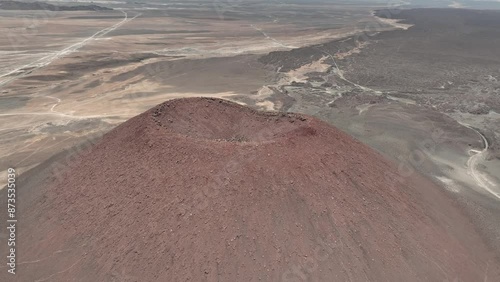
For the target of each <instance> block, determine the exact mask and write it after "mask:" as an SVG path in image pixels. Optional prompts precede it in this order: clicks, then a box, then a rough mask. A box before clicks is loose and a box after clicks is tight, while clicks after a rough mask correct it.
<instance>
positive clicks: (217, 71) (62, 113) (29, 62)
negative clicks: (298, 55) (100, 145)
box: [0, 3, 391, 186]
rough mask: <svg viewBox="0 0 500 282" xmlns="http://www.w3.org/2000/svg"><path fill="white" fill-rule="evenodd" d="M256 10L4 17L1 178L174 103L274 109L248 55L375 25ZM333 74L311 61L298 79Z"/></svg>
mask: <svg viewBox="0 0 500 282" xmlns="http://www.w3.org/2000/svg"><path fill="white" fill-rule="evenodd" d="M183 5H184V6H183ZM256 5H257V6H248V7H246V8H244V9H240V10H238V9H237V10H236V11H228V12H226V11H225V10H224V11H222V12H223V13H222V14H221V11H220V10H214V7H213V5H204V4H203V5H198V4H189V3H186V4H182V3H181V4H179V5H177V6H161V5H156V6H155V5H153V6H151V7H154V8H155V9H154V10H152V9H145V8H144V7H143V8H140V9H137V7H130V6H128V5H122V4H120V3H115V4H114V5H113V8H115V9H116V10H115V11H106V12H83V11H79V12H49V11H0V31H1V32H2V33H4V34H7V36H5V37H2V38H0V52H1V54H2V57H1V59H0V60H1V64H0V66H1V68H0V99H1V101H0V102H1V103H2V112H1V113H0V132H1V137H0V144H1V145H0V171H1V172H2V173H4V172H5V170H6V169H7V168H8V167H10V166H14V167H17V168H18V170H19V171H23V170H26V169H28V168H30V167H32V166H34V165H36V164H38V163H40V162H42V161H43V160H45V159H47V158H48V157H50V156H52V155H54V154H55V153H57V152H59V151H61V150H62V149H64V148H69V147H72V146H74V145H76V144H79V143H81V142H82V141H84V140H85V139H87V138H90V136H92V138H93V136H96V135H100V134H102V133H104V132H107V131H108V130H110V129H111V128H113V127H114V126H116V125H117V124H119V123H121V122H123V121H125V120H127V119H128V118H130V117H132V116H134V115H136V114H138V113H140V112H143V111H145V110H146V109H148V108H150V107H152V106H154V105H156V104H158V103H161V102H163V101H165V100H168V99H173V98H180V97H191V96H208V97H221V98H227V99H233V100H235V101H237V102H239V103H247V104H251V105H255V106H256V107H259V108H262V109H268V110H271V109H279V108H280V105H278V106H276V105H275V102H274V101H271V100H270V99H266V97H269V93H268V94H265V93H266V90H265V88H266V86H265V85H268V84H269V82H271V80H272V79H274V77H275V76H277V74H276V72H275V71H274V70H271V69H268V68H266V67H265V66H263V65H262V64H259V63H257V57H256V55H251V54H265V53H268V52H270V51H274V50H290V49H291V48H295V47H300V46H306V45H310V44H314V43H318V42H326V41H329V40H332V39H335V38H342V37H345V36H347V35H350V34H355V33H356V32H358V31H359V30H360V27H363V25H364V24H366V22H367V21H372V20H374V17H373V16H372V15H371V14H370V9H371V8H368V7H365V8H358V7H355V6H332V5H329V6H321V7H319V9H320V10H321V11H322V13H321V14H317V10H318V7H309V6H301V7H294V6H290V7H288V8H283V7H276V6H273V5H267V4H256ZM259 5H264V6H259ZM176 7H184V8H183V9H177V8H176ZM263 7H265V8H263ZM313 14H314V15H315V16H314V18H311V15H313ZM390 28H391V27H390V25H387V29H390ZM201 59H203V60H201ZM327 67H328V66H327V65H325V64H321V62H316V63H314V64H312V65H311V66H306V67H304V68H302V69H299V70H297V71H295V73H294V74H293V75H296V76H297V77H296V78H293V79H297V80H298V81H300V80H301V78H304V77H303V74H304V73H306V72H308V71H313V70H317V71H325V69H326V68H327ZM259 89H261V90H259ZM255 91H258V93H259V94H258V95H255V97H253V96H254V94H255V93H254V92H255ZM269 91H271V92H272V90H267V92H269ZM266 95H267V96H266ZM244 96H246V97H250V100H245V99H244ZM242 97H243V98H242ZM3 181H4V177H3V178H2V180H1V182H0V185H1V183H3ZM1 186H3V185H1Z"/></svg>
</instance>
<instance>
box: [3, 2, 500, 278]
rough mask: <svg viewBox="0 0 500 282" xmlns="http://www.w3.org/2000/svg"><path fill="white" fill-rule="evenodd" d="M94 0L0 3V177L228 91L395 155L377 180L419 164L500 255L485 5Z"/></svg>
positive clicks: (499, 20) (498, 64) (498, 105)
mask: <svg viewBox="0 0 500 282" xmlns="http://www.w3.org/2000/svg"><path fill="white" fill-rule="evenodd" d="M101 2H102V3H101ZM101 2H95V3H96V4H97V5H101V6H106V7H109V8H112V9H113V10H109V11H40V10H38V11H34V10H22V11H19V10H1V9H0V31H1V34H3V35H4V36H2V37H0V55H1V56H0V62H1V64H0V109H1V111H0V171H1V172H0V186H3V185H4V184H5V183H6V174H7V172H6V171H7V169H8V168H9V167H15V168H16V169H17V170H18V171H20V172H21V173H25V172H28V171H29V170H30V169H33V172H34V173H35V174H36V173H39V172H40V171H41V170H43V167H44V166H45V165H44V164H48V163H50V164H51V165H54V164H56V166H55V167H58V168H62V167H64V166H65V165H67V164H68V163H69V162H70V160H71V158H70V157H68V156H74V155H78V153H79V152H80V151H83V150H85V149H86V148H89V147H90V146H91V145H92V144H93V143H94V142H95V140H99V138H100V136H102V135H103V134H105V133H107V132H109V131H110V130H111V129H113V128H115V127H116V126H117V125H119V124H121V123H123V122H124V121H126V120H128V119H130V118H132V117H134V116H136V115H138V114H140V113H142V112H144V111H146V110H148V109H150V108H152V107H154V106H155V105H157V104H159V103H162V102H165V101H166V100H170V99H175V98H186V97H213V98H223V99H227V100H230V101H233V102H236V103H238V104H241V105H247V106H249V107H251V108H254V109H257V110H268V111H283V112H294V113H302V114H307V115H311V116H314V117H317V118H319V119H321V120H323V121H326V122H328V123H330V124H331V125H334V126H335V127H337V128H339V129H341V130H342V131H344V132H345V133H347V134H349V135H351V136H353V137H354V138H356V139H357V140H359V141H361V142H362V143H364V144H366V145H368V146H369V147H371V148H373V149H375V150H376V151H378V152H379V153H380V154H382V155H384V156H385V157H387V158H388V159H390V160H391V161H392V162H393V163H394V164H395V165H396V166H397V168H398V173H397V174H396V175H394V174H387V175H384V177H386V178H402V179H404V178H408V177H413V176H414V175H416V174H423V175H424V176H425V177H427V178H428V179H430V180H431V181H432V182H434V184H436V185H438V186H439V187H440V188H441V189H443V191H445V193H447V194H448V195H449V197H450V198H451V199H453V200H454V201H455V204H456V205H457V206H459V207H460V208H461V209H463V212H464V213H465V214H467V216H469V217H470V218H471V219H472V221H473V222H474V224H475V228H477V229H478V230H479V232H480V233H481V234H482V235H483V236H484V240H485V241H486V242H487V244H488V247H489V248H491V249H492V250H495V252H497V255H500V224H499V221H498V218H499V216H500V48H499V46H500V7H499V8H498V9H499V10H495V9H494V8H495V7H496V6H495V4H494V3H489V2H488V3H483V2H481V3H479V2H478V3H476V1H458V2H457V1H432V3H433V4H429V3H427V2H430V1H421V2H419V3H420V4H418V5H417V4H416V3H413V2H417V1H413V2H412V3H411V4H410V5H408V3H403V2H401V3H400V2H398V1H392V2H391V3H387V1H385V2H384V1H380V2H377V1H374V2H372V3H364V2H361V1H359V2H358V1H355V2H349V1H333V2H334V3H332V2H328V1H317V2H316V1H313V2H306V1H284V2H280V1H269V2H262V1H168V2H167V1H164V2H161V1H156V2H155V1H152V2H147V3H146V2H145V3H139V2H134V3H132V2H130V3H129V2H120V1H101ZM285 2H286V3H285ZM292 2H293V3H292ZM305 2H306V3H305ZM395 2H397V3H395ZM473 2H474V3H473ZM51 3H54V2H51ZM58 3H61V2H58ZM58 3H56V4H58ZM471 5H480V6H478V7H476V6H471ZM430 6H433V8H425V7H430ZM457 8H459V9H457ZM464 8H466V9H464ZM468 8H489V9H485V10H476V9H468ZM492 8H493V9H492ZM46 162H48V163H46ZM37 166H38V167H37ZM44 173H46V174H50V175H55V176H56V177H57V176H58V170H57V169H56V170H51V171H50V172H44ZM24 177H26V179H25V180H24V181H28V182H29V181H30V180H29V177H30V173H29V172H28V173H26V174H25V175H24ZM37 177H38V176H37ZM36 179H38V178H36ZM41 179H44V178H43V177H42V178H41ZM41 179H40V181H42V180H41ZM30 183H32V182H30ZM2 232H3V231H2ZM0 235H1V234H0ZM489 267H497V268H498V266H489ZM450 281H453V280H452V279H451V280H450Z"/></svg>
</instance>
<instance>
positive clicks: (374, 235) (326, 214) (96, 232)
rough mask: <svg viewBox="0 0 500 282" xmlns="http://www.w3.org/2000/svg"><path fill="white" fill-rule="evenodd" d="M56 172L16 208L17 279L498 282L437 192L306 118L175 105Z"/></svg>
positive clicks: (213, 103)
mask: <svg viewBox="0 0 500 282" xmlns="http://www.w3.org/2000/svg"><path fill="white" fill-rule="evenodd" d="M58 179H59V180H54V181H53V182H52V183H50V184H49V185H47V186H46V187H43V188H40V189H42V190H41V191H42V193H38V194H39V196H36V197H34V198H33V199H32V200H31V202H30V204H29V209H26V210H24V211H23V217H22V222H23V223H24V225H23V228H21V229H20V230H19V233H18V237H19V238H18V240H19V248H18V269H17V271H18V274H17V276H16V278H18V279H19V281H228V282H235V281H484V280H485V279H487V281H500V270H499V267H498V265H499V260H498V257H496V256H495V255H496V254H494V253H492V252H490V251H489V250H488V247H487V246H486V245H485V243H483V240H482V238H481V237H480V236H479V235H478V234H477V233H476V231H475V229H474V226H473V225H472V224H471V223H470V221H469V219H468V218H467V217H466V216H465V215H464V213H462V212H461V211H460V210H459V209H458V208H457V207H456V206H455V204H454V202H453V201H452V200H450V199H449V198H448V197H447V195H446V194H445V193H444V192H442V190H441V189H440V188H439V187H437V186H435V185H434V184H433V183H432V182H430V181H428V180H426V179H424V178H422V177H420V176H418V175H413V176H411V177H406V178H402V177H398V173H397V168H396V166H395V165H393V164H392V163H390V162H388V161H386V160H385V159H384V158H383V157H381V156H380V155H379V154H378V153H376V152H374V151H373V150H371V149H370V148H368V147H367V146H365V145H362V144H361V143H359V142H358V141H356V140H354V139H353V138H351V137H349V136H348V135H346V134H345V133H342V132H341V131H339V130H337V129H336V128H334V127H331V126H330V125H328V124H326V123H325V122H322V121H320V120H318V119H315V118H313V117H309V116H303V115H298V114H277V113H262V112H256V111H253V110H251V109H249V108H246V107H243V106H240V105H237V104H234V103H231V102H227V101H223V100H218V99H204V98H191V99H180V100H173V101H168V102H166V103H163V104H161V105H159V106H156V107H155V108H153V109H151V110H149V111H148V112H145V113H143V114H141V115H139V116H137V117H134V118H132V119H131V120H129V121H128V122H126V123H124V124H122V125H120V126H118V127H117V128H116V129H114V130H113V131H111V132H110V133H108V134H106V135H105V136H104V137H103V138H102V140H100V141H99V142H98V143H97V144H96V145H95V146H94V147H92V148H91V149H90V150H88V151H87V152H85V153H84V154H82V155H81V156H80V157H78V158H77V159H76V160H74V161H73V162H72V164H71V166H70V167H68V168H67V170H65V171H64V172H63V173H62V177H60V178H58ZM1 275H4V274H3V273H2V274H1ZM1 277H2V276H0V278H1ZM2 281H7V280H2Z"/></svg>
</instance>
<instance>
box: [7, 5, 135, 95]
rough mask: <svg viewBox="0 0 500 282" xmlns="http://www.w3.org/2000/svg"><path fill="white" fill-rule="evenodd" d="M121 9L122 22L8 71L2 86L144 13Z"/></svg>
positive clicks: (74, 50)
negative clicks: (132, 13) (129, 12)
mask: <svg viewBox="0 0 500 282" xmlns="http://www.w3.org/2000/svg"><path fill="white" fill-rule="evenodd" d="M119 11H120V12H122V13H123V15H124V16H123V19H122V20H121V21H120V22H118V23H116V24H114V25H112V26H109V27H106V28H104V29H101V30H99V31H98V32H96V33H94V34H93V35H92V36H90V37H87V38H85V39H83V40H82V41H79V42H77V43H74V44H72V45H70V46H68V47H66V48H64V49H62V50H60V51H57V52H55V53H51V54H49V55H47V56H44V57H42V58H40V59H37V60H35V61H33V62H31V63H29V64H26V65H24V66H21V67H18V68H16V69H14V70H11V71H9V72H7V73H4V74H1V75H0V78H5V79H3V80H0V87H2V86H4V85H6V84H8V83H10V82H11V81H14V80H15V79H18V78H21V77H23V76H26V75H27V74H30V73H32V72H33V71H35V70H37V69H40V68H43V67H45V66H47V65H49V64H51V63H52V62H53V61H55V60H57V59H60V58H63V57H65V56H67V55H69V54H71V53H74V52H76V51H78V50H79V49H80V48H82V47H83V46H85V45H87V44H89V43H90V42H92V41H93V40H95V39H97V38H100V37H102V36H105V35H106V34H108V33H110V32H111V31H114V30H116V29H117V28H119V27H120V26H122V25H124V24H125V23H127V22H129V21H132V20H134V19H135V18H137V17H139V16H141V15H142V14H140V13H138V14H136V15H135V16H134V17H132V18H129V16H128V13H127V12H126V11H123V10H119Z"/></svg>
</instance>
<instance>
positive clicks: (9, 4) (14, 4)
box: [0, 1, 113, 11]
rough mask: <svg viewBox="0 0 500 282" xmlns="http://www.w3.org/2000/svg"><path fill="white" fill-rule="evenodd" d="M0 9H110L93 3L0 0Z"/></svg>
mask: <svg viewBox="0 0 500 282" xmlns="http://www.w3.org/2000/svg"><path fill="white" fill-rule="evenodd" d="M0 9H1V10H46V11H110V10H113V9H111V8H107V7H101V6H97V5H94V4H90V5H76V6H56V5H52V4H48V3H44V2H19V1H2V2H0Z"/></svg>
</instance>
